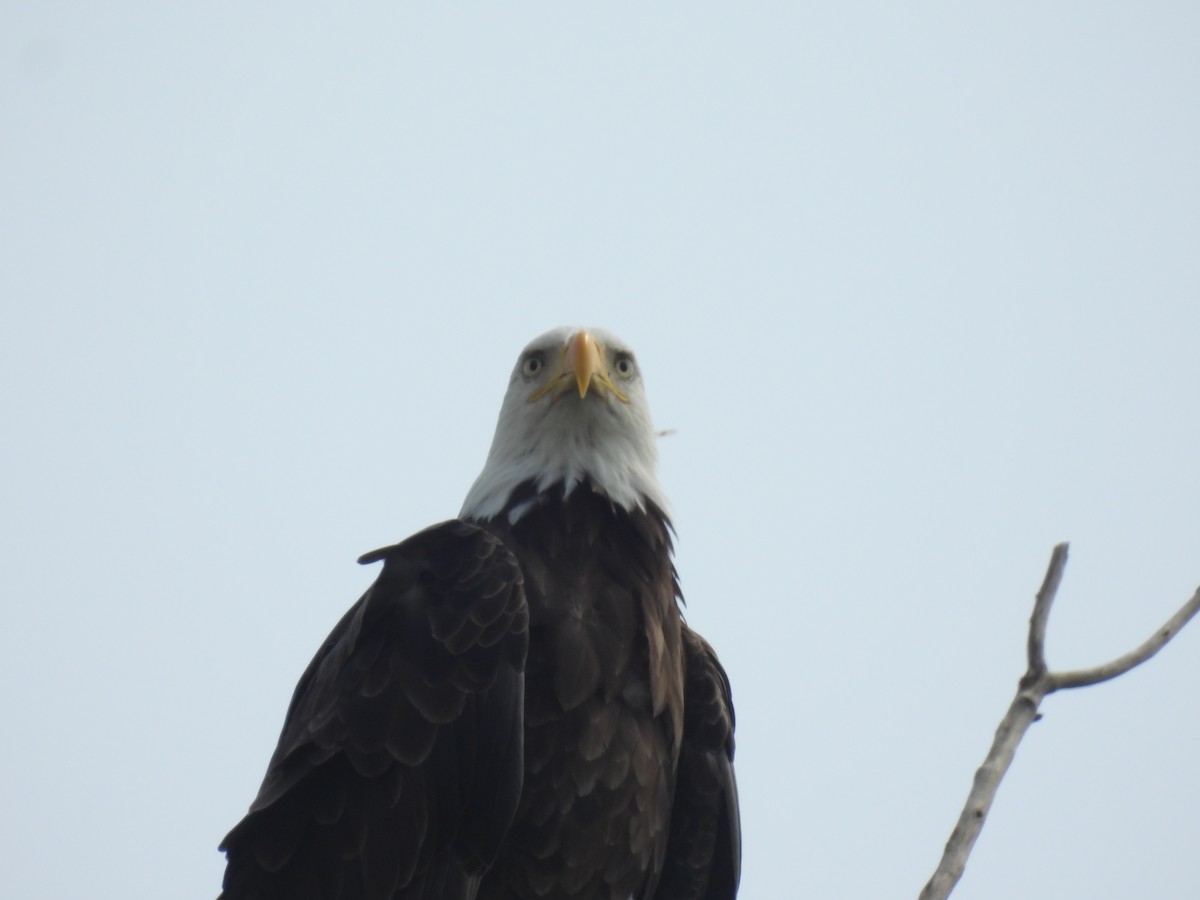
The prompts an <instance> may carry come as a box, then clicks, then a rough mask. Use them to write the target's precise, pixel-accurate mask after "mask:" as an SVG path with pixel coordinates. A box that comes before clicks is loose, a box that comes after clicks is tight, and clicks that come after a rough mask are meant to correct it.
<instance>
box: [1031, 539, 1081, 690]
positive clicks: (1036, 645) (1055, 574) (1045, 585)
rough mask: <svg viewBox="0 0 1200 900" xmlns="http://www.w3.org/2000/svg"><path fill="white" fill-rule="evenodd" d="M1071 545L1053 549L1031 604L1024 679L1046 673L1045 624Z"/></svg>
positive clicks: (1066, 544)
mask: <svg viewBox="0 0 1200 900" xmlns="http://www.w3.org/2000/svg"><path fill="white" fill-rule="evenodd" d="M1070 547H1071V545H1070V544H1068V543H1066V542H1065V541H1064V542H1063V543H1061V544H1059V545H1058V546H1056V547H1055V548H1054V552H1053V553H1051V554H1050V565H1049V566H1048V567H1047V568H1046V577H1045V578H1044V579H1042V587H1041V590H1039V591H1038V592H1037V601H1036V602H1035V603H1034V604H1033V615H1032V616H1030V618H1029V647H1028V654H1029V670H1028V671H1027V672H1026V673H1025V677H1026V678H1028V677H1029V676H1030V675H1033V676H1035V677H1036V676H1039V675H1041V674H1042V673H1043V672H1045V671H1046V623H1047V622H1048V621H1049V619H1050V607H1051V606H1052V605H1053V604H1054V597H1055V595H1057V594H1058V586H1059V585H1060V584H1061V583H1062V576H1063V570H1064V569H1065V568H1066V567H1067V553H1068V551H1069V550H1070Z"/></svg>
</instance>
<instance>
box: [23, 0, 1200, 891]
mask: <svg viewBox="0 0 1200 900" xmlns="http://www.w3.org/2000/svg"><path fill="white" fill-rule="evenodd" d="M1198 98H1200V7H1197V6H1196V5H1195V4H1194V3H1184V2H1174V3H1167V2H1143V3H1131V2H1130V3H1113V2H1100V3H1049V4H1047V3H1026V2H1016V3H1002V4H988V5H987V9H986V10H984V9H983V8H982V5H981V4H949V3H915V4H877V3H841V4H829V3H821V4H805V3H798V2H786V3H784V2H780V3H742V4H709V3H696V2H691V3H686V4H682V3H654V4H645V3H637V4H634V3H618V2H607V3H603V4H601V3H590V4H578V3H572V4H551V3H539V4H528V3H506V4H498V3H494V4H487V5H483V4H437V5H436V6H435V5H434V4H423V5H418V4H413V3H407V2H401V0H392V2H388V3H370V4H354V5H346V4H341V5H332V4H319V5H318V4H311V3H296V2H291V3H286V4H284V3H276V4H261V3H245V2H238V3H233V2H209V3H204V4H188V5H180V4H164V3H150V2H145V3H131V2H119V3H107V4H95V3H81V2H73V3H72V2H67V3H64V2H53V0H43V2H39V3H23V4H18V3H15V2H13V3H7V4H4V5H3V6H2V7H0V466H2V471H3V476H2V477H0V541H2V542H3V547H4V550H3V553H0V604H2V610H3V620H2V622H0V708H2V709H3V710H4V714H3V719H4V726H3V732H2V733H3V740H2V741H0V791H2V794H0V805H2V807H3V809H4V814H3V816H0V843H2V844H3V846H4V848H5V849H4V857H5V860H6V864H5V874H4V875H3V879H2V886H0V892H2V893H4V894H5V895H6V896H11V897H36V898H43V897H45V898H78V897H90V898H101V900H102V898H118V897H120V898H130V897H134V898H147V900H160V898H164V897H181V898H205V897H209V898H211V897H212V896H214V895H215V894H216V892H217V890H218V888H219V884H220V880H221V875H222V872H223V859H222V858H221V856H220V855H219V854H218V853H217V851H216V846H217V843H218V842H219V841H220V839H221V838H222V837H223V836H224V834H225V832H226V831H227V830H228V829H229V828H230V827H231V826H232V825H233V824H234V823H236V822H237V821H238V819H239V818H240V817H241V815H242V814H243V813H244V812H245V809H246V807H247V805H248V804H249V802H250V800H251V799H252V798H253V797H254V794H255V792H256V790H257V788H258V784H259V781H260V779H261V777H262V775H263V772H264V769H265V766H266V763H267V760H268V758H269V756H270V753H271V751H272V749H273V747H274V744H275V740H276V737H277V736H278V731H279V727H280V725H281V723H282V719H283V714H284V711H285V709H286V706H287V702H288V699H289V697H290V695H291V691H292V688H293V686H294V684H295V682H296V679H297V678H298V677H299V675H300V673H301V671H302V670H303V668H304V666H305V665H306V664H307V662H308V660H309V658H310V657H311V655H312V654H313V653H314V652H315V650H316V649H317V647H318V646H319V645H320V643H321V641H322V640H323V638H324V637H325V635H326V634H327V632H328V631H329V629H330V628H332V626H333V625H334V623H335V622H336V621H337V620H338V618H339V617H340V616H341V614H342V612H343V611H344V610H345V609H346V608H347V607H348V606H349V605H350V604H351V603H352V602H353V601H354V600H355V599H356V598H357V597H358V596H359V594H360V593H361V592H362V591H363V590H364V589H365V588H366V586H367V585H368V584H369V583H370V580H371V578H372V574H373V573H372V572H371V571H370V570H367V569H363V568H360V567H358V566H356V565H355V562H354V560H355V558H356V556H357V555H358V554H360V553H362V552H364V551H367V550H370V549H373V548H375V547H378V546H381V545H384V544H388V543H391V542H394V541H396V540H399V539H402V538H404V537H405V536H407V535H408V534H410V533H412V532H413V531H415V530H417V529H419V528H421V527H423V526H425V525H427V524H430V523H433V522H436V521H439V520H441V519H444V518H448V517H450V516H453V515H454V514H455V513H456V512H457V511H458V508H459V505H460V504H461V502H462V499H463V496H464V495H465V492H466V490H467V488H468V487H469V486H470V484H471V482H472V480H473V479H474V477H475V475H476V473H477V472H478V469H479V467H480V466H481V464H482V462H483V458H484V455H485V453H486V451H487V447H488V444H489V441H490V439H491V434H492V429H493V426H494V423H495V416H496V412H497V411H498V409H499V403H500V398H501V396H502V395H503V391H504V388H505V384H506V379H507V376H508V372H509V370H510V368H511V366H512V363H513V360H514V359H515V357H516V354H517V352H518V351H519V350H520V349H521V347H522V346H524V344H525V343H526V342H527V341H528V340H529V339H531V338H532V337H534V336H535V335H537V334H539V333H540V332H542V331H544V330H546V329H547V328H550V327H552V326H556V325H561V324H570V323H591V324H596V325H600V326H604V327H607V328H610V329H612V330H613V331H615V332H617V333H618V334H620V335H621V336H622V337H623V338H624V339H625V340H627V341H628V342H629V343H630V344H631V345H632V346H633V347H634V348H635V349H636V351H637V353H638V355H639V358H640V360H641V364H642V368H643V371H644V373H645V377H646V380H647V384H648V393H649V397H650V401H651V405H652V409H653V412H654V415H655V419H656V424H657V425H658V426H660V427H662V428H670V429H674V434H673V435H672V436H670V437H667V438H664V439H663V442H662V446H661V451H662V478H663V482H664V484H665V487H666V490H667V493H668V495H669V496H670V497H671V499H672V505H673V514H674V520H675V524H676V527H677V530H678V552H677V563H678V567H679V570H680V573H681V575H682V579H683V587H684V591H685V594H686V596H687V600H688V607H687V615H688V619H689V621H690V622H691V623H692V625H693V626H694V627H696V628H697V629H698V630H699V631H701V632H702V633H703V634H704V635H706V636H707V637H708V638H709V639H710V640H711V642H712V643H713V644H714V645H715V647H716V649H717V650H718V652H719V654H720V656H721V659H722V660H723V662H724V663H725V666H726V668H727V669H728V671H729V674H730V677H731V679H732V682H733V687H734V698H735V701H736V703H737V712H738V756H737V765H738V778H739V783H740V788H741V797H742V821H743V836H744V848H745V858H744V869H743V871H744V875H743V889H742V897H743V898H745V900H760V898H788V897H835V898H872V900H874V898H893V897H894V898H906V897H915V896H916V894H917V892H918V891H919V889H920V887H921V885H922V884H923V883H924V882H925V880H926V879H927V878H928V876H929V874H930V873H931V872H932V870H933V868H934V866H935V864H936V862H937V860H938V857H939V855H940V853H941V849H942V846H943V843H944V842H945V840H946V838H947V836H948V834H949V832H950V829H951V827H952V826H953V824H954V821H955V819H956V817H957V815H958V811H959V809H960V807H961V804H962V802H963V799H964V798H965V795H966V791H967V789H968V787H969V786H970V782H971V777H972V774H973V772H974V769H975V768H976V766H977V765H978V764H979V763H980V762H981V760H982V759H983V756H984V754H985V752H986V750H987V747H988V745H989V743H990V741H991V739H992V735H993V731H994V729H995V726H996V724H997V723H998V721H999V718H1000V716H1001V715H1002V713H1003V712H1004V710H1005V708H1006V707H1007V704H1008V702H1009V700H1010V698H1011V695H1012V692H1013V690H1014V689H1015V687H1016V682H1017V679H1018V678H1019V676H1020V675H1021V673H1022V671H1023V668H1024V655H1023V654H1024V639H1025V628H1026V623H1027V619H1028V616H1029V612H1030V610H1031V607H1032V597H1033V594H1034V592H1035V590H1036V589H1037V587H1038V585H1039V583H1040V581H1041V578H1042V575H1043V572H1044V570H1045V566H1046V563H1047V561H1048V559H1049V555H1050V550H1051V548H1052V546H1053V545H1054V544H1055V543H1056V542H1058V541H1060V540H1068V539H1069V540H1071V541H1072V555H1071V561H1070V564H1069V566H1068V568H1067V572H1066V579H1065V582H1064V584H1063V587H1062V590H1061V592H1060V595H1059V602H1058V605H1057V607H1056V608H1055V610H1054V613H1053V616H1052V618H1051V622H1050V634H1049V648H1048V649H1049V659H1050V663H1051V665H1052V666H1053V667H1059V668H1067V667H1077V666H1085V665H1092V664H1096V663H1100V662H1102V661H1105V660H1107V659H1109V658H1110V657H1113V656H1116V655H1118V654H1120V653H1123V652H1125V651H1126V650H1128V649H1130V648H1131V647H1133V646H1134V645H1135V644H1137V643H1139V642H1141V641H1142V640H1143V639H1144V638H1145V637H1147V636H1148V635H1149V634H1150V633H1151V632H1152V631H1153V630H1154V629H1155V628H1156V627H1157V626H1158V625H1159V624H1160V623H1161V622H1162V621H1163V620H1165V619H1166V618H1167V617H1168V616H1169V615H1170V614H1171V613H1172V612H1173V611H1174V610H1175V608H1176V607H1178V606H1179V605H1180V604H1182V603H1183V602H1184V600H1186V599H1187V597H1188V596H1190V595H1191V593H1192V591H1193V590H1194V589H1195V587H1196V585H1197V584H1198V583H1200V520H1198V511H1200V463H1198V457H1200V416H1198V406H1200V404H1198V397H1200V99H1198ZM1198 704H1200V625H1193V626H1192V627H1191V628H1190V629H1188V630H1186V631H1185V632H1184V633H1183V634H1182V635H1181V636H1180V637H1179V638H1178V639H1177V640H1176V641H1175V642H1174V643H1173V644H1171V645H1170V646H1169V647H1167V648H1166V650H1165V651H1164V652H1163V653H1162V654H1161V655H1160V656H1159V657H1157V658H1155V659H1154V660H1152V661H1151V662H1150V663H1148V664H1147V665H1146V666H1144V667H1143V668H1141V669H1139V670H1137V671H1136V672H1134V673H1132V674H1130V675H1128V676H1126V677H1124V678H1122V679H1120V680H1119V681H1117V682H1113V683H1111V684H1107V685H1103V686H1100V687H1096V688H1092V689H1088V690H1085V691H1080V692H1075V693H1070V694H1064V695H1058V696H1054V697H1051V698H1050V699H1049V700H1048V702H1047V703H1046V705H1045V707H1044V712H1045V718H1044V719H1043V720H1042V721H1041V722H1040V723H1038V724H1037V725H1035V726H1034V728H1033V729H1032V731H1031V732H1030V734H1029V735H1028V737H1027V739H1026V741H1025V743H1024V744H1023V745H1022V747H1021V749H1020V751H1019V753H1018V755H1017V758H1016V761H1015V764H1014V766H1013V768H1012V770H1011V771H1010V773H1009V776H1008V779H1007V780H1006V781H1005V783H1004V785H1003V786H1002V788H1001V791H1000V795H999V799H998V801H997V803H996V805H995V807H994V809H993V811H992V814H991V817H990V818H989V820H988V822H987V825H986V828H985V829H984V832H983V836H982V838H981V840H980V842H979V844H978V845H977V848H976V851H975V854H974V856H973V858H972V860H971V862H970V864H969V866H968V868H967V872H966V876H965V878H964V880H963V881H962V883H961V884H960V887H959V890H958V891H957V892H956V894H955V897H956V898H962V900H1011V898H1013V897H1036V898H1055V900H1109V898H1112V900H1116V898H1129V897H1155V898H1163V900H1174V898H1194V897H1196V896H1197V895H1198V894H1200V855H1198V854H1197V853H1196V839H1197V836H1198V834H1200V831H1198V825H1197V814H1196V810H1197V808H1198V807H1200V776H1198V775H1197V766H1196V760H1197V759H1200V715H1197V708H1198Z"/></svg>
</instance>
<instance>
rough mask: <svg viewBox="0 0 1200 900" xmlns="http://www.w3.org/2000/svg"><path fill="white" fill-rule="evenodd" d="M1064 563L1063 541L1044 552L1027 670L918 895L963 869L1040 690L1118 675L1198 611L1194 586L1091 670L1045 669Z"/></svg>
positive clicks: (940, 890) (943, 885)
mask: <svg viewBox="0 0 1200 900" xmlns="http://www.w3.org/2000/svg"><path fill="white" fill-rule="evenodd" d="M1066 564H1067V544H1059V545H1058V546H1057V547H1055V548H1054V552H1053V553H1052V554H1051V555H1050V565H1049V567H1048V568H1047V569H1046V577H1045V579H1044V580H1043V582H1042V588H1041V590H1039V591H1038V594H1037V601H1036V602H1035V603H1034V606H1033V615H1032V616H1031V617H1030V619H1029V641H1028V655H1029V669H1028V671H1026V673H1025V675H1024V677H1022V678H1021V682H1020V685H1019V687H1018V689H1017V695H1016V697H1014V698H1013V701H1012V704H1011V705H1010V706H1009V708H1008V712H1007V713H1005V715H1004V718H1003V719H1001V720H1000V727H999V728H997V729H996V737H995V740H993V741H992V747H991V749H990V750H989V751H988V755H987V758H986V759H985V760H984V761H983V765H982V766H980V767H979V770H978V771H977V772H976V773H975V781H974V783H973V784H972V785H971V793H970V794H969V795H968V796H967V803H966V805H965V806H964V807H963V811H962V814H961V815H960V816H959V817H958V824H957V825H955V827H954V831H953V832H952V833H951V834H950V840H948V841H947V842H946V849H945V852H944V853H943V854H942V859H941V862H940V863H938V867H937V869H936V870H935V871H934V873H933V877H932V878H930V879H929V883H928V884H926V885H925V888H924V890H922V891H921V896H920V900H945V898H947V897H949V896H950V892H951V891H953V890H954V886H955V885H956V884H958V880H959V879H960V878H961V877H962V873H963V870H964V869H965V868H966V865H967V857H968V856H970V855H971V849H972V848H973V847H974V846H975V840H976V839H977V838H978V837H979V833H980V832H981V831H982V830H983V822H984V819H986V818H987V814H988V810H990V809H991V808H992V801H993V800H994V799H995V797H996V790H997V788H999V786H1000V781H1001V779H1003V778H1004V774H1005V772H1007V771H1008V767H1009V765H1010V764H1011V763H1012V760H1013V756H1014V755H1015V754H1016V752H1017V746H1018V745H1019V744H1020V743H1021V739H1022V738H1023V737H1024V736H1025V732H1026V731H1028V730H1029V726H1030V725H1031V724H1032V723H1034V722H1036V721H1037V719H1038V717H1039V715H1040V713H1039V712H1038V708H1039V707H1040V706H1041V704H1042V701H1043V700H1044V699H1045V698H1046V695H1047V694H1049V693H1052V692H1053V691H1057V690H1063V689H1066V688H1075V687H1084V686H1086V685H1091V684H1099V683H1100V682H1102V681H1108V680H1110V679H1113V678H1116V677H1117V676H1118V675H1123V674H1124V673H1126V672H1128V671H1129V670H1130V669H1132V668H1134V667H1135V666H1139V665H1141V664H1142V663H1144V662H1145V661H1146V660H1148V659H1149V658H1150V657H1152V656H1153V655H1154V654H1155V653H1157V652H1158V651H1159V650H1161V649H1162V648H1163V647H1165V646H1166V645H1167V643H1168V642H1169V641H1170V640H1171V638H1173V637H1174V636H1175V635H1177V634H1178V633H1179V631H1180V630H1181V629H1182V628H1183V626H1184V625H1186V624H1187V623H1188V622H1189V621H1190V620H1191V619H1192V617H1193V616H1195V615H1196V614H1197V612H1200V588H1197V589H1196V593H1195V594H1193V595H1192V599H1190V600H1189V601H1188V602H1187V603H1185V604H1184V605H1183V606H1182V607H1181V608H1180V609H1179V611H1178V612H1176V613H1175V615H1173V616H1171V618H1170V619H1168V620H1167V622H1166V623H1165V624H1164V625H1163V626H1162V627H1161V628H1159V629H1158V630H1157V631H1156V632H1154V634H1152V635H1151V636H1150V637H1149V638H1148V639H1147V640H1146V641H1145V642H1144V643H1143V644H1142V645H1141V646H1140V647H1138V648H1137V649H1136V650H1134V651H1133V652H1131V653H1126V654H1125V655H1124V656H1121V657H1119V658H1117V659H1114V660H1113V661H1112V662H1109V663H1106V664H1105V665H1102V666H1096V667H1095V668H1093V669H1081V670H1078V671H1074V672H1050V671H1048V670H1047V667H1046V623H1047V622H1048V620H1049V618H1050V607H1051V606H1053V605H1054V597H1055V595H1056V594H1057V593H1058V586H1059V584H1060V583H1061V582H1062V576H1063V570H1064V568H1065V567H1066Z"/></svg>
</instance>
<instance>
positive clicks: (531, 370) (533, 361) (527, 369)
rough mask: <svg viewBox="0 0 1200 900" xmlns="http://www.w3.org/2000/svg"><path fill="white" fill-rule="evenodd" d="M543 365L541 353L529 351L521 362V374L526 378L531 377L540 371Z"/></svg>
mask: <svg viewBox="0 0 1200 900" xmlns="http://www.w3.org/2000/svg"><path fill="white" fill-rule="evenodd" d="M543 365H545V363H544V362H543V360H542V355H541V354H540V353H531V354H529V355H528V356H527V357H525V362H523V363H521V374H522V375H524V376H525V377H526V378H532V377H533V376H535V375H537V373H538V372H540V371H542V366H543Z"/></svg>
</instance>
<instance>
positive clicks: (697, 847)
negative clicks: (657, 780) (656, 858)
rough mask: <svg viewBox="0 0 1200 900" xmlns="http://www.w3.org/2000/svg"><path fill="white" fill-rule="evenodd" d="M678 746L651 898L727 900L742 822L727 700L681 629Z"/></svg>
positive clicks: (736, 869) (724, 684) (702, 653)
mask: <svg viewBox="0 0 1200 900" xmlns="http://www.w3.org/2000/svg"><path fill="white" fill-rule="evenodd" d="M683 648H684V660H685V664H686V667H687V674H686V681H685V684H684V722H683V741H682V744H681V746H680V751H679V767H678V769H677V770H676V775H675V800H674V803H673V805H672V807H671V832H670V837H669V838H668V842H667V855H666V860H665V861H664V864H663V872H662V877H661V879H660V881H659V884H658V889H657V890H656V891H655V894H654V898H655V900H734V898H735V897H736V896H737V890H738V881H739V879H740V876H741V858H742V847H741V823H740V819H739V816H738V797H737V781H736V780H735V779H734V775H733V727H734V715H733V699H732V695H731V693H730V689H729V678H728V676H726V674H725V670H724V669H723V668H722V667H721V663H720V662H718V660H717V655H716V653H714V652H713V649H712V647H710V646H709V645H708V643H707V642H706V641H705V640H704V638H702V637H700V635H698V634H696V632H694V631H692V630H691V629H690V628H688V627H687V626H686V625H684V627H683Z"/></svg>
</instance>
